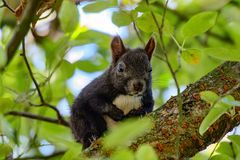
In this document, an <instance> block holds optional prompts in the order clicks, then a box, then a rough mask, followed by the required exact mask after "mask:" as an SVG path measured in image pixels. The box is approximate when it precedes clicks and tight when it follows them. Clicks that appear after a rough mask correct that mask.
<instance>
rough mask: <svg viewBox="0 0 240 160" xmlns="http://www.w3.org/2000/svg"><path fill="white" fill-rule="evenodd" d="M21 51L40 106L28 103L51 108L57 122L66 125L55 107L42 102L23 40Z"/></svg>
mask: <svg viewBox="0 0 240 160" xmlns="http://www.w3.org/2000/svg"><path fill="white" fill-rule="evenodd" d="M22 51H23V52H22V54H21V56H23V59H24V62H25V64H26V66H27V69H28V72H29V74H30V77H31V79H32V81H33V83H34V85H35V87H36V89H37V92H38V95H39V98H40V101H41V104H37V105H36V104H32V103H30V105H32V106H40V107H41V106H47V107H48V108H51V109H52V110H54V111H55V112H56V114H57V117H58V120H59V121H60V123H65V124H67V122H66V121H65V120H64V118H63V117H62V116H61V114H60V112H59V110H58V109H57V108H56V107H55V106H53V105H51V104H48V103H47V102H45V100H44V98H43V95H42V92H41V90H40V88H39V85H38V83H37V81H36V79H35V77H34V76H33V72H32V69H31V67H30V64H29V62H28V60H27V57H26V50H25V40H24V39H23V40H22Z"/></svg>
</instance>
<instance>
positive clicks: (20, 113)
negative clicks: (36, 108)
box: [4, 111, 69, 127]
mask: <svg viewBox="0 0 240 160" xmlns="http://www.w3.org/2000/svg"><path fill="white" fill-rule="evenodd" d="M4 115H5V116H8V115H14V116H21V117H25V118H30V119H35V120H40V121H44V122H49V123H54V124H60V125H63V126H65V127H69V124H66V123H61V122H60V121H59V120H58V119H53V118H49V117H43V116H39V115H35V114H32V113H28V112H17V111H10V112H7V113H5V114H4Z"/></svg>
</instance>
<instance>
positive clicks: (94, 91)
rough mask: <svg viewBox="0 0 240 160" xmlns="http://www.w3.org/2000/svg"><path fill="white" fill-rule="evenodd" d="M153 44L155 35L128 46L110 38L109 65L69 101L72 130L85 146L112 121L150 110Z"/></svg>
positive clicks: (101, 133) (151, 103) (152, 103)
mask: <svg viewBox="0 0 240 160" xmlns="http://www.w3.org/2000/svg"><path fill="white" fill-rule="evenodd" d="M154 48H155V41H154V38H150V40H149V41H148V43H147V45H146V47H145V48H144V49H143V48H136V49H127V48H125V47H124V45H123V42H122V40H121V38H120V37H119V36H116V37H114V38H113V40H112V42H111V49H112V63H111V65H110V67H109V68H108V69H107V70H106V71H105V72H104V73H103V74H102V75H101V76H99V77H97V78H96V79H94V80H93V81H92V82H91V83H89V84H88V85H87V86H86V87H85V88H84V89H83V90H82V91H81V93H80V94H79V96H78V97H77V98H76V99H75V101H74V103H73V105H72V109H71V117H70V121H71V128H72V132H73V135H74V137H75V139H76V140H77V141H78V142H80V143H82V144H83V148H84V149H85V148H87V147H89V146H90V145H91V142H93V141H94V140H95V139H97V138H99V137H101V136H102V135H103V133H104V132H105V131H106V130H107V129H108V128H109V127H112V125H113V124H114V122H116V121H120V120H122V119H124V118H127V117H136V116H142V115H145V114H146V113H149V112H151V111H152V110H153V105H154V101H153V97H152V89H151V71H152V69H151V64H150V60H151V57H152V54H153V51H154Z"/></svg>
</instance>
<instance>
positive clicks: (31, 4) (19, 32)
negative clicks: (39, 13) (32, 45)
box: [5, 0, 42, 66]
mask: <svg viewBox="0 0 240 160" xmlns="http://www.w3.org/2000/svg"><path fill="white" fill-rule="evenodd" d="M41 2H42V1H41V0H31V1H28V3H27V6H26V8H25V9H24V12H23V14H22V17H21V20H20V23H19V25H17V26H16V27H15V29H14V33H13V36H12V37H11V39H10V41H9V43H8V44H7V47H6V52H7V56H8V58H7V63H6V65H5V66H7V65H8V64H9V63H10V61H11V60H12V58H13V57H14V55H15V52H16V50H17V49H18V46H19V45H20V44H21V41H22V39H23V38H24V36H25V35H26V34H27V33H28V30H29V28H30V23H31V22H32V21H33V19H34V18H35V16H34V15H35V13H36V10H37V8H38V7H39V4H40V3H41Z"/></svg>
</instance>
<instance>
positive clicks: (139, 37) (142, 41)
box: [133, 21, 145, 46]
mask: <svg viewBox="0 0 240 160" xmlns="http://www.w3.org/2000/svg"><path fill="white" fill-rule="evenodd" d="M133 29H134V31H135V32H136V34H137V37H138V39H139V40H140V41H141V43H142V44H143V46H145V42H144V40H143V38H142V36H141V34H140V32H139V30H138V29H137V26H136V22H135V21H133Z"/></svg>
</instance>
